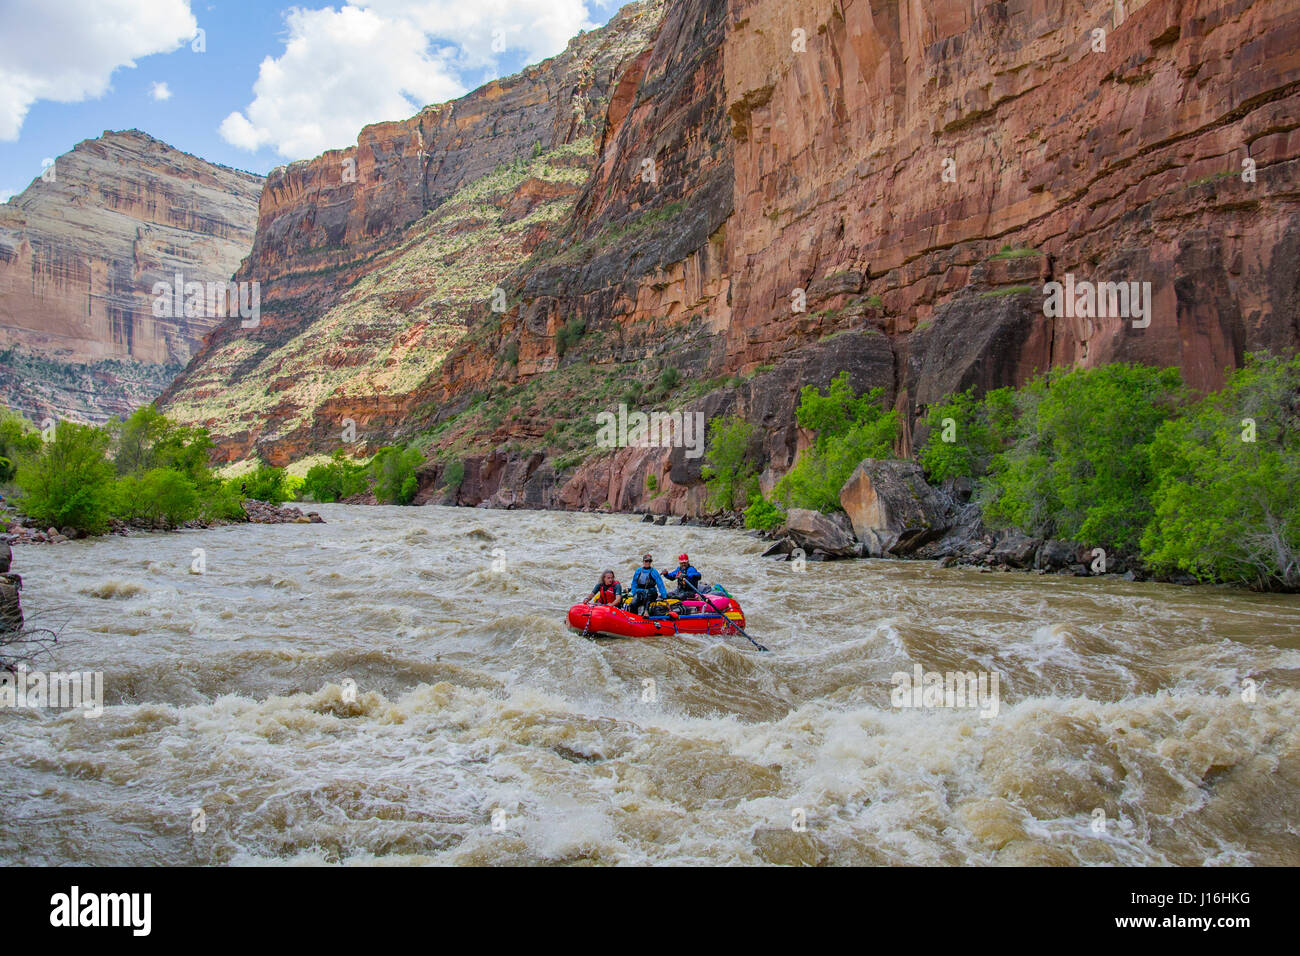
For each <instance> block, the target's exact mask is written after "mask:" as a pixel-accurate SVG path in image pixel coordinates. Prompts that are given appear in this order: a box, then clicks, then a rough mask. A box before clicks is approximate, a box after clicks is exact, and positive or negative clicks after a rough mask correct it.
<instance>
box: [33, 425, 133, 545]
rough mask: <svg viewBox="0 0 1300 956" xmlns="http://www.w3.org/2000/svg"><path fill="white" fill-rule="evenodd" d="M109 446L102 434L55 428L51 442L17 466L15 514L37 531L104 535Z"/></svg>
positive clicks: (84, 429) (96, 430)
mask: <svg viewBox="0 0 1300 956" xmlns="http://www.w3.org/2000/svg"><path fill="white" fill-rule="evenodd" d="M108 442H109V435H108V432H106V431H104V430H103V429H102V428H95V427H94V426H92V425H78V424H76V423H74V422H60V423H59V424H58V426H57V427H56V428H55V432H54V437H53V438H52V439H51V440H50V441H48V442H45V443H43V444H42V446H41V448H40V451H39V452H38V453H37V454H34V455H31V456H30V457H28V458H26V459H25V460H23V461H22V462H21V463H20V465H19V466H18V475H17V481H18V487H19V489H20V496H19V508H20V509H21V510H22V511H23V512H24V513H25V514H27V515H29V516H30V517H32V518H35V519H36V521H38V522H39V523H40V524H42V525H50V526H53V527H56V528H60V529H62V528H65V527H72V528H76V529H78V530H80V531H85V532H88V533H90V534H101V533H103V532H104V531H105V530H107V528H108V522H109V518H110V510H111V507H112V499H113V466H112V464H110V463H109V461H108V459H107V458H106V457H105V455H106V453H107V451H108Z"/></svg>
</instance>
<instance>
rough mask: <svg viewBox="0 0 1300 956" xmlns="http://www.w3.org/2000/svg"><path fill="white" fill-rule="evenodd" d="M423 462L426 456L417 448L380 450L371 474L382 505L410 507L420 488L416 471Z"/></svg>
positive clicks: (371, 465)
mask: <svg viewBox="0 0 1300 956" xmlns="http://www.w3.org/2000/svg"><path fill="white" fill-rule="evenodd" d="M423 461H424V456H423V455H422V454H421V453H420V451H419V450H418V449H415V448H398V447H396V446H394V445H388V446H386V447H384V448H381V449H379V452H378V453H377V454H376V455H375V457H374V460H373V461H371V463H370V474H371V477H373V478H374V481H375V498H376V499H377V500H378V501H379V502H380V503H381V504H388V505H409V504H410V503H411V501H412V499H414V498H415V492H416V490H417V489H418V487H419V481H418V479H417V478H416V477H415V469H416V468H418V467H419V466H420V464H421V463H422V462H423Z"/></svg>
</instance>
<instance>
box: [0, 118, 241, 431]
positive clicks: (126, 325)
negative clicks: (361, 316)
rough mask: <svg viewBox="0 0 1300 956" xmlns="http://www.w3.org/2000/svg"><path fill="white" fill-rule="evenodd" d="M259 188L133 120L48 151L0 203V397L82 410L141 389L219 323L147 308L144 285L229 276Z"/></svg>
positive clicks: (180, 361)
mask: <svg viewBox="0 0 1300 956" xmlns="http://www.w3.org/2000/svg"><path fill="white" fill-rule="evenodd" d="M261 187H262V178H261V177H260V176H254V175H252V174H250V173H245V172H240V171H239V170H234V169H228V168H225V167H222V166H216V165H213V164H212V163H208V162H205V161H204V160H201V159H198V158H196V157H194V156H190V155H188V154H186V153H182V152H181V151H179V150H177V149H173V148H172V147H170V146H168V145H167V144H166V143H162V142H160V141H158V140H156V139H154V138H153V137H151V136H148V135H146V134H144V133H141V132H140V131H138V130H127V131H123V132H106V133H104V135H103V136H101V137H99V138H98V139H93V140H86V141H84V142H82V143H79V144H77V146H75V147H74V148H73V149H72V151H71V152H69V153H66V154H64V155H63V156H59V157H58V158H57V159H55V161H54V163H53V166H52V167H49V168H47V169H46V170H45V171H44V172H43V173H42V175H41V176H40V177H38V178H37V179H35V180H33V182H32V184H31V185H30V186H29V187H28V188H27V189H26V190H24V191H23V192H22V193H20V194H19V195H17V196H15V197H14V198H13V199H11V200H10V201H9V202H8V203H5V204H4V205H0V349H3V351H0V399H3V400H4V401H5V403H6V404H7V405H8V406H9V407H11V408H14V409H16V410H19V411H21V412H23V413H24V414H27V415H28V416H30V417H32V418H35V419H40V418H44V417H46V416H52V417H55V418H62V417H70V418H75V419H81V420H89V421H102V420H104V419H106V418H108V417H110V416H112V415H119V414H123V413H128V412H130V411H131V410H132V409H134V408H136V407H138V406H139V405H141V404H144V403H146V402H149V401H152V400H153V399H154V398H155V397H156V396H157V395H158V393H159V392H161V391H162V388H163V386H165V385H166V384H167V383H168V382H169V381H170V380H171V378H172V377H174V376H175V374H176V373H177V372H178V371H179V369H180V368H181V367H182V366H183V365H184V364H185V363H186V362H188V361H189V359H190V357H191V356H192V354H193V353H194V352H196V351H198V348H199V346H200V345H201V343H202V340H203V337H204V335H206V334H207V333H208V332H209V331H210V330H211V329H212V328H213V327H214V326H215V325H216V324H217V321H218V318H217V317H216V316H213V315H208V314H206V313H204V314H199V315H194V316H186V315H185V314H183V311H184V310H182V314H175V315H163V316H159V315H156V314H155V309H154V308H153V305H154V298H155V296H154V294H153V287H154V283H155V282H164V283H167V284H168V285H169V286H170V285H172V284H173V283H174V281H175V275H176V274H177V273H180V274H181V275H183V277H184V281H186V282H191V281H193V282H208V281H224V280H227V279H229V278H230V275H231V273H233V272H234V271H235V269H236V268H237V267H238V266H239V263H240V260H242V259H243V257H244V256H245V255H246V254H247V253H248V250H249V247H250V246H251V245H252V242H253V233H254V225H255V212H256V208H257V196H258V194H259V192H260V191H261Z"/></svg>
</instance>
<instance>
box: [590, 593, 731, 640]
mask: <svg viewBox="0 0 1300 956" xmlns="http://www.w3.org/2000/svg"><path fill="white" fill-rule="evenodd" d="M706 602H707V603H706ZM673 605H674V606H675V607H677V606H678V605H677V602H673ZM733 623H734V624H735V625H736V626H737V627H742V628H743V627H744V626H745V612H744V611H742V610H741V609H740V605H739V604H738V603H737V602H736V599H735V598H732V597H727V596H724V595H721V594H709V595H706V596H705V600H689V601H682V602H680V606H679V609H678V610H676V611H675V612H674V613H670V614H665V615H650V616H646V615H642V614H633V613H632V612H631V611H625V610H623V609H622V608H617V607H611V606H610V605H607V604H597V605H591V604H575V605H573V607H571V608H569V628H570V629H571V630H573V631H577V632H578V633H579V634H583V635H585V636H587V637H656V636H659V635H672V634H726V633H734V632H735V628H733V627H732V626H731V625H732V624H733Z"/></svg>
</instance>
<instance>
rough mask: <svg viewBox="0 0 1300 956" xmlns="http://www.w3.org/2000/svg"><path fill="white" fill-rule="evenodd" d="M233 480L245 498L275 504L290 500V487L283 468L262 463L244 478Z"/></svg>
mask: <svg viewBox="0 0 1300 956" xmlns="http://www.w3.org/2000/svg"><path fill="white" fill-rule="evenodd" d="M233 480H234V481H235V482H236V483H237V484H238V485H239V486H240V487H241V489H242V493H243V495H244V497H245V498H252V499H253V500H255V501H266V502H270V503H271V504H273V505H279V504H283V503H284V502H285V501H288V500H289V488H288V486H287V484H286V482H285V471H284V469H283V468H276V467H274V466H272V465H266V464H262V465H258V466H257V468H255V469H254V470H253V471H251V472H249V473H248V474H247V475H244V476H243V477H242V478H236V479H233Z"/></svg>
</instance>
